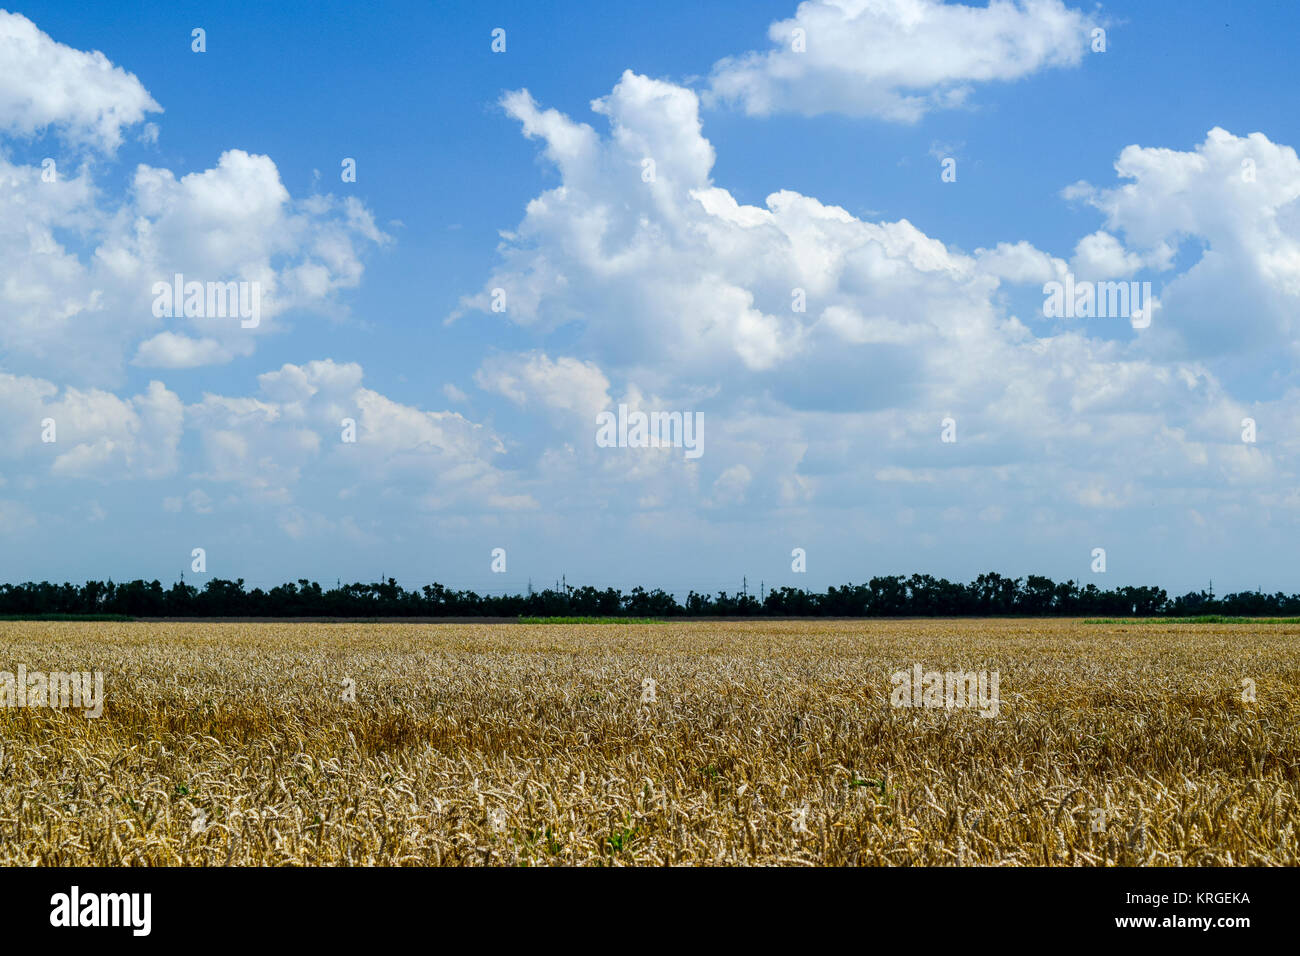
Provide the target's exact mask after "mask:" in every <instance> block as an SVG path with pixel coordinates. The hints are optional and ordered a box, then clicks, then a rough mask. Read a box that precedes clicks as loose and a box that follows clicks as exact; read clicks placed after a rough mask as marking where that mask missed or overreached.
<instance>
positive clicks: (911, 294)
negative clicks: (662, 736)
mask: <svg viewBox="0 0 1300 956" xmlns="http://www.w3.org/2000/svg"><path fill="white" fill-rule="evenodd" d="M1298 25H1300V8H1297V7H1296V6H1295V5H1294V4H1288V3H1277V4H1258V5H1256V4H1251V5H1238V4H1228V3H1175V2H1164V0H1155V2H1143V3H1106V4H1098V5H1091V4H1089V5H1075V4H1071V3H1066V2H1064V0H1016V2H1010V0H1007V2H993V3H991V4H983V3H979V4H973V5H969V6H967V5H961V4H945V3H941V2H938V0H810V2H805V3H802V4H796V3H794V2H791V0H784V2H775V0H758V2H745V3H739V2H716V3H713V2H711V3H708V4H700V3H684V2H676V0H657V2H655V3H640V2H636V3H620V4H592V3H571V2H556V3H537V2H517V3H504V2H481V3H437V4H434V3H380V4H367V5H360V4H352V3H341V2H340V3H330V2H327V3H320V4H313V5H311V7H310V8H307V7H306V6H305V5H303V6H302V7H300V8H294V5H262V4H253V3H229V4H221V5H213V6H209V5H206V4H188V3H131V2H124V3H120V4H113V5H111V6H106V5H101V4H93V3H80V2H57V3H54V2H51V3H46V2H32V3H24V4H21V5H18V6H16V7H8V8H4V9H3V10H0V542H3V547H0V580H7V581H18V580H27V579H36V580H40V579H43V578H48V579H57V580H74V581H80V580H84V579H87V578H107V577H113V578H115V579H125V578H134V577H146V578H154V577H157V578H160V579H162V580H163V581H165V582H169V581H172V580H175V579H176V577H177V576H179V575H180V574H181V573H182V572H184V573H185V576H186V578H187V580H190V581H192V582H194V583H201V582H202V580H204V579H205V577H211V576H219V577H226V578H235V577H243V578H245V579H246V580H247V581H249V582H252V583H255V584H259V585H270V584H275V583H279V582H281V581H283V580H289V579H296V578H299V577H311V578H316V579H319V580H322V581H329V582H332V581H333V580H334V579H335V578H342V579H344V580H350V579H365V580H373V579H375V578H377V577H378V576H379V575H381V574H383V575H389V576H393V577H396V578H398V579H399V580H400V581H402V582H403V583H404V584H408V585H417V584H423V583H427V582H429V581H433V580H439V581H442V582H444V583H446V584H449V585H454V586H459V587H472V588H475V589H478V590H481V591H483V590H490V591H501V590H516V589H522V588H523V587H524V586H525V584H526V582H527V581H528V580H529V579H531V580H532V581H533V583H534V584H537V585H540V584H544V583H549V582H550V581H552V580H554V579H556V578H558V577H559V576H560V575H561V574H564V575H566V576H567V579H568V581H569V583H571V584H577V583H590V584H595V585H599V586H608V585H612V586H618V587H623V588H630V587H632V586H633V585H637V584H641V585H644V586H647V587H654V586H662V587H664V588H666V589H668V590H671V591H677V592H684V591H685V590H687V589H688V588H695V589H696V590H709V591H716V590H718V589H726V590H729V591H730V590H735V589H736V588H738V587H739V585H740V581H741V578H742V576H747V577H748V579H749V582H750V584H751V586H756V585H757V583H758V582H759V581H760V580H762V581H764V582H765V583H766V585H767V586H769V587H771V586H780V585H797V586H805V587H816V588H823V587H825V586H826V585H828V584H840V583H844V582H847V581H853V582H859V581H863V580H865V579H867V578H869V577H871V576H873V575H876V574H889V573H904V574H906V573H911V572H913V571H920V572H928V573H932V574H936V575H943V576H946V577H949V578H953V579H958V580H969V579H971V578H973V577H974V576H975V575H977V574H979V573H980V572H983V571H988V570H995V571H999V572H1002V573H1005V574H1010V575H1023V574H1026V573H1042V574H1047V575H1050V576H1052V577H1055V578H1058V579H1065V578H1075V579H1078V580H1081V581H1083V582H1084V583H1088V582H1094V583H1097V584H1098V585H1099V586H1102V587H1114V586H1117V585H1121V584H1158V585H1161V586H1164V587H1166V588H1168V589H1169V590H1170V591H1173V592H1178V593H1181V592H1182V591H1186V590H1191V589H1193V588H1198V587H1202V586H1204V585H1206V583H1207V582H1208V581H1209V579H1211V578H1213V580H1214V584H1215V590H1216V591H1217V592H1220V593H1223V592H1226V591H1228V590H1238V589H1253V588H1255V587H1257V586H1258V587H1262V588H1264V589H1265V590H1278V589H1281V590H1287V591H1296V590H1300V582H1298V581H1297V580H1296V578H1295V576H1294V575H1293V574H1292V573H1291V571H1292V568H1293V567H1294V566H1295V561H1294V558H1295V554H1296V544H1295V542H1296V540H1297V517H1298V516H1300V485H1298V484H1297V473H1298V471H1300V469H1298V467H1297V463H1298V461H1300V388H1297V384H1298V383H1297V376H1296V373H1295V370H1294V369H1295V359H1296V357H1297V347H1298V345H1300V202H1298V200H1300V158H1297V155H1296V151H1295V149H1294V146H1295V144H1296V143H1297V142H1300V129H1298V128H1297V126H1298V124H1300V116H1298V115H1297V112H1296V106H1295V104H1296V93H1295V90H1296V88H1297V69H1296V64H1295V56H1294V50H1295V37H1296V35H1297V26H1298ZM195 29H201V30H202V31H203V34H202V39H203V46H204V50H203V51H202V52H197V51H195V50H194V49H193V47H194V46H195V45H196V40H195V39H194V33H193V31H194V30H195ZM498 30H500V31H504V34H503V35H502V34H500V33H497V34H494V31H498ZM1098 31H1104V44H1101V43H1099V40H1098V38H1099V37H1100V36H1103V34H1100V33H1099V32H1098ZM494 37H495V46H496V47H497V48H498V49H497V50H494V48H493V47H494ZM503 45H504V50H500V47H501V46H503ZM1102 45H1104V49H1100V48H1099V47H1100V46H1102ZM348 161H352V162H353V163H354V164H355V180H354V181H353V179H352V177H350V176H347V175H346V173H347V172H348V170H349V169H350V168H351V167H350V166H349V165H348ZM945 171H947V173H948V175H946V176H945V175H944V174H945ZM177 274H181V275H183V276H184V277H185V281H197V282H201V283H217V282H221V283H224V282H247V283H253V282H256V283H257V288H258V295H259V300H258V301H259V314H258V317H257V324H256V325H255V326H251V325H250V324H249V322H246V321H245V322H241V321H240V319H239V318H238V317H233V318H232V317H217V316H207V315H204V316H190V317H186V316H184V315H180V316H169V315H166V314H164V315H159V314H157V313H158V311H159V310H158V308H156V306H157V298H158V292H157V285H158V284H159V283H171V282H172V281H173V277H174V276H175V275H177ZM1067 277H1068V281H1069V282H1070V284H1071V285H1072V286H1080V285H1086V284H1088V283H1102V282H1124V283H1129V282H1134V283H1138V284H1139V287H1141V284H1142V283H1150V286H1149V287H1150V289H1151V292H1152V295H1153V296H1154V304H1155V307H1154V309H1152V310H1148V314H1147V315H1146V316H1145V318H1146V319H1147V320H1149V321H1141V320H1140V319H1141V317H1139V320H1138V321H1133V320H1131V318H1130V317H1128V316H1123V315H1121V316H1111V317H1077V318H1055V317H1046V316H1045V315H1044V300H1045V297H1046V296H1045V293H1044V287H1045V285H1047V284H1049V283H1052V282H1062V283H1064V282H1065V281H1066V280H1067ZM249 288H251V286H250V287H249ZM494 305H495V306H496V308H494ZM801 307H802V308H801ZM620 405H626V406H627V407H628V408H629V409H631V410H633V411H636V410H642V411H645V412H652V411H677V412H682V413H686V414H691V415H696V414H698V415H699V416H700V418H701V420H702V422H703V432H702V443H701V445H700V452H701V453H700V454H699V455H698V457H694V456H692V455H688V454H686V453H685V451H686V450H685V449H683V448H635V447H612V448H611V447H601V446H600V445H598V443H597V440H596V437H597V428H596V418H597V415H598V414H600V413H601V412H603V411H616V410H617V409H618V407H619V406H620ZM345 420H347V421H351V422H354V423H355V439H356V440H355V441H351V440H348V439H349V438H350V437H351V436H350V435H349V434H347V428H346V426H345V424H344V422H345ZM945 420H948V421H949V422H950V423H951V424H950V425H949V427H948V428H947V430H946V434H945V425H944V423H945ZM1246 420H1250V422H1252V423H1253V425H1251V426H1247V425H1246V424H1245V421H1246ZM50 423H52V427H51V424H50ZM945 437H946V438H950V439H951V438H954V437H955V440H947V441H945V440H944V438H945ZM50 438H53V440H49V439H50ZM1250 439H1253V440H1250ZM194 548H203V549H204V551H205V552H206V565H207V571H206V574H193V573H192V572H191V560H192V559H191V553H192V550H193V549H194ZM494 548H504V549H505V551H506V555H507V558H506V561H507V570H506V572H505V573H503V574H498V573H493V572H492V571H491V564H492V550H493V549H494ZM795 548H802V549H804V551H805V552H806V555H807V558H806V561H807V571H806V573H802V574H800V573H795V572H794V571H792V568H791V551H792V549H795ZM1095 548H1104V549H1105V551H1106V564H1107V568H1106V572H1105V573H1104V574H1096V573H1094V572H1093V570H1092V564H1093V557H1092V553H1093V549H1095Z"/></svg>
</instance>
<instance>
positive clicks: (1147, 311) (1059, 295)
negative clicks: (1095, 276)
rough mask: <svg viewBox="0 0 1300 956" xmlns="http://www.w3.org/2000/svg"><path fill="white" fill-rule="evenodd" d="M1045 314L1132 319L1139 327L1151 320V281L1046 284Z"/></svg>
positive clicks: (1070, 275) (1070, 277)
mask: <svg viewBox="0 0 1300 956" xmlns="http://www.w3.org/2000/svg"><path fill="white" fill-rule="evenodd" d="M1043 295H1045V296H1046V297H1047V298H1045V299H1044V300H1043V316H1044V317H1045V318H1049V319H1092V318H1098V319H1129V320H1131V321H1132V323H1133V328H1135V329H1145V328H1147V327H1148V326H1149V325H1150V324H1151V308H1152V300H1151V283H1150V282H1088V281H1084V282H1076V281H1075V278H1074V273H1072V272H1067V273H1066V274H1065V282H1063V283H1062V282H1048V283H1045V284H1044V285H1043Z"/></svg>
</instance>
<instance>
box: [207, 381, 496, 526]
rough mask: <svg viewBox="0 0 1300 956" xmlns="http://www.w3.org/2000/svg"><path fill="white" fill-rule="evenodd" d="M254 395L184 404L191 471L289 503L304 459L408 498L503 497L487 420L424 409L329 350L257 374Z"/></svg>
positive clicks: (344, 478) (482, 500)
mask: <svg viewBox="0 0 1300 956" xmlns="http://www.w3.org/2000/svg"><path fill="white" fill-rule="evenodd" d="M258 390H259V394H258V395H256V396H223V395H212V394H208V395H205V396H204V397H203V400H202V401H200V402H197V403H195V404H194V405H191V406H189V407H187V409H186V420H187V425H188V426H189V427H192V428H193V429H194V430H195V431H196V432H197V433H198V435H199V441H200V445H201V447H202V466H201V467H202V470H201V471H200V472H198V473H197V474H196V475H195V477H196V478H199V479H202V480H206V481H212V482H225V483H233V484H236V485H239V486H241V487H242V488H243V489H244V490H245V491H246V492H248V493H250V494H253V495H254V496H256V497H257V498H258V499H259V500H262V501H268V502H272V503H279V504H288V503H289V502H291V501H292V500H293V499H294V493H293V486H295V485H296V484H297V483H298V482H299V480H300V479H301V477H302V475H303V473H304V472H305V471H306V470H307V469H311V470H312V471H313V473H327V474H330V475H332V476H334V480H337V481H341V482H343V483H344V486H345V487H351V486H353V485H357V484H360V485H362V486H372V485H375V484H383V485H384V486H385V488H386V493H390V494H392V493H399V492H400V493H404V494H408V495H409V496H410V497H411V500H412V501H419V502H423V503H428V502H430V501H434V500H436V501H438V502H443V503H446V502H452V501H455V502H458V503H461V504H464V505H466V506H475V505H478V506H483V505H484V504H486V503H488V502H490V501H491V500H493V499H494V498H501V499H502V500H508V499H509V497H510V494H512V492H509V490H508V486H509V482H508V481H507V479H506V476H505V475H504V474H503V473H502V472H500V470H499V469H497V468H496V466H495V465H494V463H493V460H494V459H495V458H496V457H497V456H498V455H500V454H502V453H503V452H504V450H505V449H504V446H503V445H502V443H501V441H500V439H499V438H498V437H497V436H496V435H495V434H493V433H492V432H491V431H490V430H489V429H487V428H486V427H484V426H482V425H478V424H475V423H473V422H471V421H469V420H468V419H466V418H465V417H464V416H462V415H460V414H458V413H456V412H450V411H446V412H438V411H425V410H423V409H419V408H415V407H413V406H410V405H404V404H402V403H400V402H395V401H393V400H392V399H390V398H388V397H387V396H385V395H382V394H380V393H379V392H376V391H374V390H373V389H369V388H365V387H364V386H363V385H362V370H361V366H359V365H357V364H355V363H336V362H334V361H331V360H328V359H326V360H323V361H316V362H309V363H307V364H306V365H301V366H299V365H293V364H286V365H284V366H283V367H281V368H280V369H279V370H277V371H274V372H268V373H266V374H264V375H261V376H260V377H259V379H258Z"/></svg>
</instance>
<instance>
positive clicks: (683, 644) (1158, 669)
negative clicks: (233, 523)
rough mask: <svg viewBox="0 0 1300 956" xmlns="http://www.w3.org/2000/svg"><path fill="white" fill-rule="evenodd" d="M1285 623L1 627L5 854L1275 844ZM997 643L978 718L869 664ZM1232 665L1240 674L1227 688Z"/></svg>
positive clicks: (24, 859)
mask: <svg viewBox="0 0 1300 956" xmlns="http://www.w3.org/2000/svg"><path fill="white" fill-rule="evenodd" d="M1298 641H1300V627H1297V626H1295V625H1287V624H1185V623H1172V622H1170V623H1165V622H1161V623H1150V622H1145V623H1132V624H1127V623H1088V622H1081V621H1059V620H997V621H991V620H961V621H951V620H938V621H831V622H828V621H819V622H734V623H731V622H728V623H719V622H713V621H710V622H680V623H671V622H670V623H633V624H608V623H606V624H582V625H575V624H536V625H522V624H520V625H516V624H482V625H474V624H316V623H273V624H259V623H111V624H106V623H97V622H95V623H90V622H85V623H70V622H68V623H35V622H31V623H4V622H0V647H3V652H2V653H3V657H0V671H10V672H14V671H15V670H16V668H17V666H18V665H20V664H22V665H25V667H26V668H27V669H28V671H35V670H45V671H57V670H63V671H71V670H77V671H90V670H99V671H102V672H103V675H104V695H105V703H104V707H103V713H102V716H100V717H98V718H89V717H87V716H85V715H84V714H83V713H82V712H80V711H77V710H72V709H57V708H52V707H48V706H47V707H30V706H29V707H0V863H3V864H6V865H22V866H26V865H108V866H122V865H202V866H221V865H241V866H242V865H286V864H287V865H295V864H298V865H507V866H538V865H665V864H669V865H672V864H690V865H755V864H758V865H764V864H786V865H836V866H838V865H850V866H852V865H886V866H890V865H925V866H941V865H1060V866H1072V865H1073V866H1114V865H1121V866H1127V865H1151V866H1164V865H1185V866H1200V865H1228V866H1231V865H1251V866H1257V865H1295V864H1297V862H1300V842H1298V840H1297V834H1296V826H1297V822H1298V821H1300V806H1298V804H1297V777H1298V775H1300V770H1298V766H1300V742H1298V740H1297V723H1298V718H1300V705H1298V704H1297V696H1298V692H1300V646H1298V644H1297V642H1298ZM917 664H921V665H923V666H924V667H925V668H927V669H931V668H933V669H937V670H944V671H946V670H954V669H957V670H967V671H996V672H997V674H998V676H999V678H1000V683H999V689H998V699H999V707H998V713H997V716H996V717H991V718H990V717H985V716H982V715H981V714H980V713H979V712H978V711H977V710H975V709H971V708H965V709H963V708H960V707H956V708H953V707H939V708H933V707H929V708H927V707H898V706H893V704H892V702H891V690H892V689H893V688H892V685H891V675H892V674H894V673H895V672H898V671H905V670H908V669H911V668H913V667H915V665H917ZM1247 683H1249V684H1250V687H1251V689H1252V690H1253V692H1254V693H1253V696H1254V698H1255V699H1254V700H1249V699H1243V698H1244V697H1246V698H1248V697H1249V696H1252V695H1250V694H1248V693H1247V692H1246V691H1245V690H1244V689H1243V688H1245V687H1246V686H1247Z"/></svg>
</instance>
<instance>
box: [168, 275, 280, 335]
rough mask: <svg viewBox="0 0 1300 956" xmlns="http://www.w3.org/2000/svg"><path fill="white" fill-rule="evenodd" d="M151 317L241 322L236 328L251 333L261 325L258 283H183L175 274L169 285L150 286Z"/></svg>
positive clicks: (260, 299) (182, 279) (260, 298)
mask: <svg viewBox="0 0 1300 956" xmlns="http://www.w3.org/2000/svg"><path fill="white" fill-rule="evenodd" d="M153 297H154V298H153V314H154V316H155V317H156V318H159V319H164V318H166V319H171V318H178V317H181V316H184V317H185V318H187V319H225V318H232V319H233V318H239V319H242V320H243V321H241V322H240V323H239V327H240V328H243V329H255V328H257V327H258V325H260V324H261V322H262V283H260V282H256V281H254V282H207V283H204V282H186V281H185V276H184V275H182V274H181V273H179V272H178V273H176V275H175V276H173V277H172V281H171V282H155V283H154V284H153Z"/></svg>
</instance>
